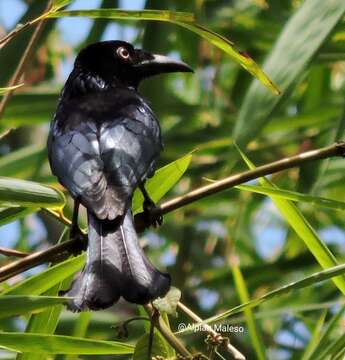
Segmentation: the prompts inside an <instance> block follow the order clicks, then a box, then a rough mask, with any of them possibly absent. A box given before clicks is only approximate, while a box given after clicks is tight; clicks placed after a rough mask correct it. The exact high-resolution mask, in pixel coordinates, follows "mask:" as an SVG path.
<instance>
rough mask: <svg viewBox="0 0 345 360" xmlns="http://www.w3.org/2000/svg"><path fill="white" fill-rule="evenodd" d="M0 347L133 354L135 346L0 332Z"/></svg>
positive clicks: (48, 351)
mask: <svg viewBox="0 0 345 360" xmlns="http://www.w3.org/2000/svg"><path fill="white" fill-rule="evenodd" d="M0 348H5V349H6V348H7V349H8V348H10V349H12V350H13V351H16V352H29V353H30V352H31V353H44V354H80V355H110V354H114V355H116V354H132V353H133V347H132V346H131V345H128V344H124V343H120V342H116V341H101V340H92V339H83V338H77V337H72V336H62V335H45V334H29V333H16V332H13V333H9V332H0Z"/></svg>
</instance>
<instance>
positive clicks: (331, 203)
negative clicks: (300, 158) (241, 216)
mask: <svg viewBox="0 0 345 360" xmlns="http://www.w3.org/2000/svg"><path fill="white" fill-rule="evenodd" d="M235 188H236V189H239V190H245V191H250V192H254V193H257V194H263V195H268V196H271V195H274V196H276V197H279V198H282V199H286V200H291V201H296V202H306V203H311V204H312V205H318V206H322V207H326V208H329V209H335V210H345V202H342V201H337V200H331V199H326V198H321V197H317V196H312V195H306V194H302V193H299V192H296V191H290V190H282V189H275V188H272V187H267V186H256V185H238V186H235Z"/></svg>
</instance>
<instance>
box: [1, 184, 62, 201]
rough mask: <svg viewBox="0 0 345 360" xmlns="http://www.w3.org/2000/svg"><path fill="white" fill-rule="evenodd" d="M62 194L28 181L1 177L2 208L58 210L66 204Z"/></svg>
mask: <svg viewBox="0 0 345 360" xmlns="http://www.w3.org/2000/svg"><path fill="white" fill-rule="evenodd" d="M65 201H66V200H65V196H64V195H63V193H62V192H60V191H58V190H56V189H53V188H51V187H48V186H45V185H41V184H39V183H35V182H32V181H27V180H19V179H13V178H5V177H0V206H1V207H10V206H28V207H35V208H37V207H47V208H57V207H61V206H63V205H64V204H65Z"/></svg>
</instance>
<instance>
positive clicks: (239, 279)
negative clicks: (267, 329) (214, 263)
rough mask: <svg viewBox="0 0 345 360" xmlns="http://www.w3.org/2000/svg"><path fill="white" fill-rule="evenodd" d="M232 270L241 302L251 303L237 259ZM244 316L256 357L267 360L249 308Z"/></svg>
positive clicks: (233, 261) (231, 266)
mask: <svg viewBox="0 0 345 360" xmlns="http://www.w3.org/2000/svg"><path fill="white" fill-rule="evenodd" d="M230 268H231V272H232V276H233V278H234V282H235V287H236V289H237V293H238V296H239V298H240V300H241V302H242V303H246V302H249V299H250V298H249V293H248V289H247V285H246V283H245V280H244V278H243V275H242V272H241V268H240V266H239V264H238V260H237V259H236V258H235V257H233V258H232V261H231V264H230ZM244 316H245V318H246V323H247V326H248V331H249V336H250V339H251V341H252V344H253V347H254V349H255V352H256V356H257V358H258V359H259V360H265V359H266V358H267V357H266V353H265V348H264V345H263V342H262V337H261V334H260V332H259V329H258V327H257V324H256V322H255V319H254V315H253V313H252V311H251V309H248V308H247V309H245V310H244Z"/></svg>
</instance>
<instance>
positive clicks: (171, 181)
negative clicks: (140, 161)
mask: <svg viewBox="0 0 345 360" xmlns="http://www.w3.org/2000/svg"><path fill="white" fill-rule="evenodd" d="M191 160H192V154H187V155H185V156H183V157H181V158H180V159H177V160H175V161H173V162H172V163H170V164H168V165H165V166H163V167H162V168H160V169H158V170H157V171H156V173H155V175H154V177H153V178H151V179H148V180H146V182H145V189H146V191H147V192H148V193H149V195H150V197H151V199H152V200H153V201H154V202H157V201H159V200H160V199H161V198H162V197H163V196H164V195H165V194H166V193H167V192H168V191H169V190H170V189H171V188H172V187H173V186H174V185H175V184H176V183H177V182H178V181H179V180H180V178H181V177H182V175H183V174H184V173H185V172H186V170H187V169H188V167H189V164H190V162H191ZM143 201H144V197H143V195H142V193H141V191H140V190H136V191H135V193H134V196H133V201H132V209H133V213H134V214H136V213H138V212H140V211H142V204H143Z"/></svg>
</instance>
